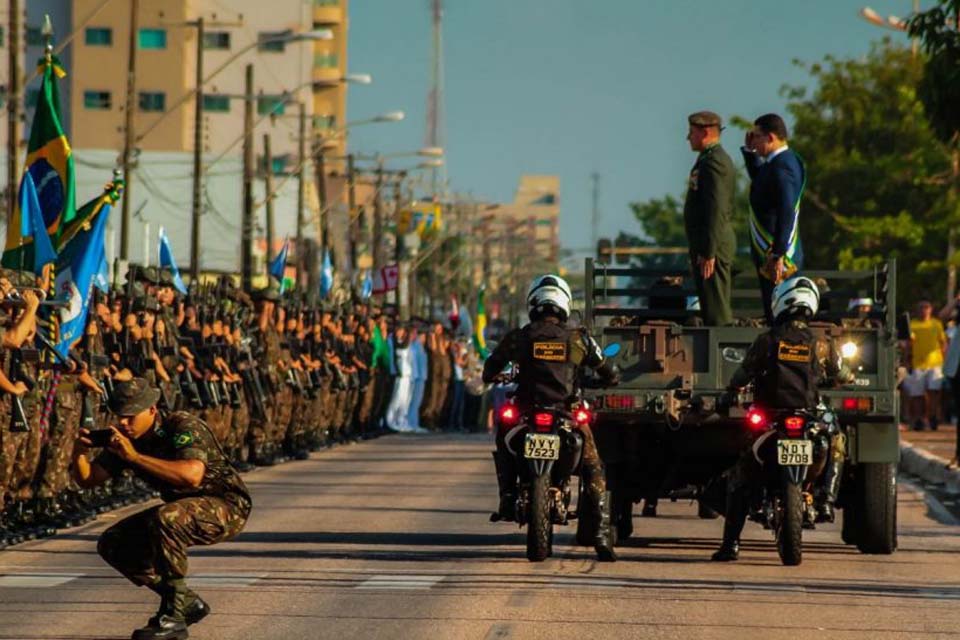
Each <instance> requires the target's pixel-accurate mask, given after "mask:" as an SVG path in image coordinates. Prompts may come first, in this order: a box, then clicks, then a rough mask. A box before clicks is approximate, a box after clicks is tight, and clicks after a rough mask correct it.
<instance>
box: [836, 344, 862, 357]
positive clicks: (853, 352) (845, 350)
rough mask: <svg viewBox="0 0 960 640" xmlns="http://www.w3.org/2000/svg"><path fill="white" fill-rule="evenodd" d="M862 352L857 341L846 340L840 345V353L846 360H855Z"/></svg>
mask: <svg viewBox="0 0 960 640" xmlns="http://www.w3.org/2000/svg"><path fill="white" fill-rule="evenodd" d="M858 353H860V347H858V346H857V343H855V342H844V343H843V345H842V346H841V347H840V355H841V356H843V357H844V359H846V360H853V359H854V358H856V357H857V354H858Z"/></svg>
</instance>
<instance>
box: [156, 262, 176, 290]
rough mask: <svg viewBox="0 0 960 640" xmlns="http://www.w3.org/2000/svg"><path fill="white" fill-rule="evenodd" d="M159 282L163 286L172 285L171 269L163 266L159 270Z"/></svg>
mask: <svg viewBox="0 0 960 640" xmlns="http://www.w3.org/2000/svg"><path fill="white" fill-rule="evenodd" d="M158 275H159V278H160V284H161V285H162V286H164V287H172V286H173V269H171V268H170V267H163V268H162V269H160V272H159V274H158Z"/></svg>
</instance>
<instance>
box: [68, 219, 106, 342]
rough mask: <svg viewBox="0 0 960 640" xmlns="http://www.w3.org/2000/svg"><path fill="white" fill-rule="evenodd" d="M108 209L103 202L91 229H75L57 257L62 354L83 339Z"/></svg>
mask: <svg viewBox="0 0 960 640" xmlns="http://www.w3.org/2000/svg"><path fill="white" fill-rule="evenodd" d="M110 209H111V205H110V203H106V204H105V205H104V206H103V208H102V209H101V210H100V212H99V213H98V214H97V216H96V217H95V218H94V219H93V220H92V221H91V223H90V225H91V226H90V228H88V229H82V230H80V231H79V232H77V235H76V236H74V237H73V239H72V240H71V241H70V242H69V243H67V246H66V247H64V249H63V251H62V252H61V253H60V257H59V258H58V259H57V285H56V287H57V299H59V300H64V301H65V302H66V303H67V306H66V307H65V308H63V309H61V310H60V339H59V340H58V341H57V344H56V347H57V352H58V353H60V355H62V356H63V357H66V356H67V353H68V352H69V351H70V348H71V347H72V346H73V345H75V344H76V343H77V342H79V341H80V339H81V338H83V334H84V331H85V329H86V325H87V311H88V310H89V304H90V294H91V293H92V288H93V284H94V281H95V279H96V277H97V275H98V274H99V273H100V270H101V267H102V266H103V264H104V262H105V254H104V248H103V239H104V235H105V234H106V229H107V218H108V217H109V216H110Z"/></svg>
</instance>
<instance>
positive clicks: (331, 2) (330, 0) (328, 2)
mask: <svg viewBox="0 0 960 640" xmlns="http://www.w3.org/2000/svg"><path fill="white" fill-rule="evenodd" d="M339 4H340V0H313V6H315V7H336V6H338V5H339Z"/></svg>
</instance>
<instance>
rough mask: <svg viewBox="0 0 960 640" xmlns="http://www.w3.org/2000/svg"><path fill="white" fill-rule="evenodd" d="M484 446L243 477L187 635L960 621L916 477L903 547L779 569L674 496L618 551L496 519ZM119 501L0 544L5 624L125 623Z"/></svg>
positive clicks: (824, 542)
mask: <svg viewBox="0 0 960 640" xmlns="http://www.w3.org/2000/svg"><path fill="white" fill-rule="evenodd" d="M489 448H490V447H489V443H488V442H487V440H486V438H482V437H479V436H421V437H417V436H391V437H387V438H381V439H379V440H376V441H372V442H366V443H363V444H359V445H355V446H349V447H341V448H339V449H335V450H332V451H327V452H323V453H319V454H314V457H313V458H312V459H311V460H308V461H304V462H294V463H289V464H286V465H283V466H280V467H274V468H271V469H261V470H258V471H256V472H255V473H253V474H250V475H248V476H247V480H248V482H249V484H250V486H251V488H252V490H253V495H254V501H255V506H254V512H253V517H252V518H251V520H250V522H249V524H248V526H247V529H246V531H245V532H244V533H243V534H242V535H241V536H240V538H239V539H238V540H236V541H235V542H231V543H228V544H224V545H220V546H217V547H212V548H207V549H196V550H195V551H194V552H193V553H192V554H191V558H192V561H191V575H192V580H191V584H192V586H193V587H194V588H195V589H196V590H198V591H200V592H201V593H202V594H204V596H205V597H206V599H207V600H208V601H209V602H210V604H211V605H212V607H213V614H212V615H211V616H210V617H208V618H207V619H206V620H204V621H203V622H202V623H201V624H199V625H197V626H195V627H192V630H191V637H192V638H210V639H227V638H231V639H232V638H236V639H244V640H246V639H257V640H261V639H274V638H276V639H284V640H287V639H291V640H292V639H301V638H302V639H314V638H334V639H336V640H346V639H348V638H364V639H367V638H378V639H379V638H384V639H386V638H390V639H392V638H418V639H420V638H424V639H430V640H433V639H438V638H456V639H458V640H459V639H469V638H477V639H513V638H550V639H551V640H553V639H559V638H590V639H594V638H683V639H690V638H741V639H742V638H763V639H764V640H774V639H778V638H790V639H799V638H830V639H841V638H870V639H878V638H937V637H957V636H958V635H960V538H958V537H957V533H958V532H960V527H958V526H957V521H956V520H955V519H954V518H953V516H951V515H950V513H949V512H948V511H946V510H944V509H943V508H942V507H941V506H940V505H938V504H937V503H934V502H932V501H931V502H929V503H928V501H927V499H926V496H925V495H924V494H922V493H920V492H919V491H918V490H916V489H913V488H911V487H909V486H905V485H901V492H900V513H899V521H900V550H899V551H898V552H897V553H896V554H895V555H893V556H865V555H861V554H859V553H857V552H856V551H855V550H852V549H851V548H849V547H846V546H844V545H843V544H842V543H841V542H840V539H839V532H838V530H837V527H821V528H820V529H818V530H817V531H813V532H805V534H804V535H805V538H804V540H805V549H804V550H805V553H804V561H803V565H802V566H800V567H792V568H787V567H783V566H781V565H780V563H779V560H778V558H777V555H776V551H775V549H774V546H773V541H772V537H771V535H770V534H769V532H766V531H763V530H762V529H760V527H759V526H757V525H754V524H750V525H748V530H747V538H748V539H747V541H746V544H745V551H744V552H743V554H742V556H741V561H740V562H738V563H736V564H732V565H731V564H722V565H721V564H714V563H711V562H709V560H708V559H709V555H710V553H711V551H712V550H713V548H714V546H715V545H716V543H717V538H718V536H719V534H720V529H721V526H722V524H721V521H720V520H714V521H705V520H699V519H697V517H696V509H695V507H694V506H692V505H689V504H686V503H674V504H670V503H664V504H662V505H661V515H660V517H658V518H656V519H639V518H638V519H637V521H636V530H637V537H636V538H634V539H631V540H629V541H627V542H626V544H625V545H624V546H623V547H621V549H620V557H621V560H620V562H618V563H616V564H614V565H609V564H597V563H596V562H594V560H593V553H592V550H589V549H584V548H580V547H575V546H572V545H573V540H572V537H573V531H572V530H570V529H563V530H561V533H560V534H559V536H558V542H557V544H556V547H555V550H556V557H554V558H553V559H551V560H548V561H547V562H544V563H542V564H539V565H534V564H530V563H528V562H527V561H526V559H525V558H524V552H523V546H522V545H523V537H522V535H521V533H520V532H519V530H518V529H516V528H515V527H514V526H512V525H508V524H490V523H489V522H488V521H487V518H488V514H489V510H490V508H491V507H492V506H493V505H494V502H495V500H494V493H495V489H494V479H493V465H492V462H491V460H490V455H489V453H488V451H489ZM116 517H117V516H116V515H114V516H111V517H102V518H101V519H100V520H99V521H98V522H96V523H93V524H91V525H88V526H86V527H82V528H79V529H75V530H72V531H69V532H66V533H65V534H61V535H59V536H58V537H56V538H54V539H50V540H45V541H37V542H31V543H27V544H24V545H20V546H18V547H13V548H11V549H8V550H6V551H3V552H0V639H6V638H16V639H18V640H26V639H31V638H85V639H93V638H127V637H129V634H130V630H131V629H133V628H135V627H137V626H140V625H141V624H143V623H144V622H145V621H146V619H147V618H148V617H149V616H150V615H151V614H152V613H153V612H154V610H155V608H156V604H157V602H156V596H154V595H153V594H152V593H151V592H149V591H147V590H145V589H137V588H135V587H133V586H131V585H129V584H128V583H127V582H126V581H125V580H123V579H122V578H120V577H119V576H117V575H115V574H114V573H113V572H112V571H111V569H110V568H109V567H107V566H106V565H105V564H104V563H103V562H101V560H100V558H99V557H98V556H97V554H96V539H97V534H98V533H99V532H100V531H101V530H102V529H103V528H105V527H106V526H108V525H109V524H110V523H112V522H114V521H115V519H116Z"/></svg>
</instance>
